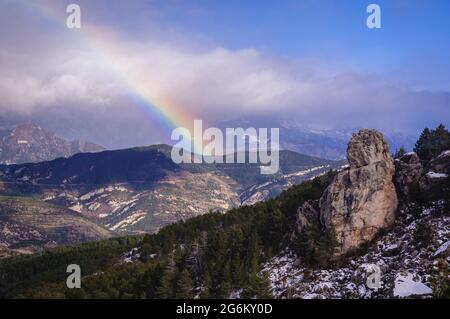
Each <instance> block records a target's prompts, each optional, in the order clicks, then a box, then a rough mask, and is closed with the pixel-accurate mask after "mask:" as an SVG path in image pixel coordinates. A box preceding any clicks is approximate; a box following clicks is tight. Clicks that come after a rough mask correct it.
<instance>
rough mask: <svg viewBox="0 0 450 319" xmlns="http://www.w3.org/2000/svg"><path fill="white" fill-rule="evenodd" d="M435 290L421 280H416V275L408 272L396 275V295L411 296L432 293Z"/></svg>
mask: <svg viewBox="0 0 450 319" xmlns="http://www.w3.org/2000/svg"><path fill="white" fill-rule="evenodd" d="M432 293H433V291H432V290H431V288H430V287H428V286H427V285H425V284H423V283H421V282H420V281H416V280H414V275H413V274H411V273H407V274H406V275H401V274H398V275H397V277H395V286H394V296H395V297H409V296H422V295H431V294H432Z"/></svg>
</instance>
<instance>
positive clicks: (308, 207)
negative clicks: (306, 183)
mask: <svg viewBox="0 0 450 319" xmlns="http://www.w3.org/2000/svg"><path fill="white" fill-rule="evenodd" d="M318 204H319V203H318V201H306V202H304V203H303V205H302V206H300V207H299V208H298V210H297V232H299V233H300V232H301V231H302V229H303V228H304V227H306V226H309V225H310V224H311V223H313V222H319V207H318V206H319V205H318Z"/></svg>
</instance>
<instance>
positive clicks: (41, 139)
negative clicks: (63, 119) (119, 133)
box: [0, 123, 104, 164]
mask: <svg viewBox="0 0 450 319" xmlns="http://www.w3.org/2000/svg"><path fill="white" fill-rule="evenodd" d="M102 150H104V148H103V147H102V146H99V145H96V144H94V143H91V142H87V141H83V140H73V141H69V140H67V139H65V138H63V137H60V136H58V135H56V134H55V133H53V132H51V131H49V130H47V129H45V128H42V127H40V126H39V125H36V124H33V123H26V124H20V125H17V126H15V127H14V128H12V129H6V128H3V129H2V128H0V164H20V163H29V162H41V161H48V160H52V159H55V158H58V157H69V156H71V155H73V154H76V153H82V152H98V151H102Z"/></svg>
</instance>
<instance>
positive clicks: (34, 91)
mask: <svg viewBox="0 0 450 319" xmlns="http://www.w3.org/2000/svg"><path fill="white" fill-rule="evenodd" d="M3 23H4V22H3ZM3 23H0V26H2V25H1V24H3ZM9 23H15V22H13V21H9ZM2 27H3V26H2ZM8 30H9V31H5V28H2V31H1V32H2V33H5V32H15V33H16V34H15V35H16V37H19V38H21V39H22V40H23V42H21V43H19V44H17V43H14V42H12V41H7V42H6V43H5V44H4V45H2V48H1V50H0V70H1V71H0V97H1V100H0V112H1V113H3V114H8V116H10V117H14V116H16V117H17V118H29V119H31V120H33V119H36V120H38V121H41V122H45V123H46V124H47V125H48V126H53V127H54V128H57V129H59V130H64V131H65V132H66V133H68V134H72V135H76V134H77V132H78V134H79V135H82V137H84V138H89V139H92V140H94V141H98V142H100V143H103V144H105V145H106V146H109V147H123V146H127V145H136V144H143V143H154V142H158V141H164V138H165V135H164V134H165V133H164V134H163V133H161V132H160V133H158V132H157V130H156V129H155V125H154V123H151V121H152V119H151V118H145V117H143V116H142V113H141V111H139V109H138V108H136V106H135V105H134V103H135V102H134V101H133V99H132V96H133V90H134V89H135V87H134V86H133V85H134V84H138V85H139V87H140V88H142V87H144V88H145V89H146V90H148V92H149V94H150V95H151V96H154V97H156V99H160V100H162V101H164V100H167V99H169V100H170V101H171V102H173V103H174V104H175V105H177V106H178V107H180V108H184V109H185V110H187V111H188V113H192V114H196V116H197V117H201V118H202V119H205V120H209V121H210V122H214V121H218V120H221V119H224V118H229V119H231V118H232V117H233V116H235V117H240V116H254V115H257V116H270V117H284V118H289V119H293V118H297V119H298V121H299V122H307V123H314V124H315V125H323V126H328V127H332V126H335V127H336V126H341V127H342V126H379V127H388V126H390V128H395V129H398V130H400V131H402V130H403V131H407V132H413V131H416V130H418V129H420V128H422V127H424V126H429V125H434V124H435V123H437V122H439V121H442V120H443V119H448V118H450V117H449V115H450V114H449V112H450V110H449V109H450V107H449V106H450V94H449V93H448V92H429V91H415V90H413V89H411V88H409V87H408V86H407V85H405V84H402V85H400V84H398V83H395V82H393V81H390V80H389V79H385V78H383V77H382V75H367V74H366V75H365V74H358V73H355V72H346V70H343V69H341V68H338V67H336V66H333V65H332V64H331V63H325V61H318V60H313V59H306V60H302V59H284V58H283V59H282V58H278V57H275V56H268V55H265V54H264V53H262V52H260V51H258V50H256V49H253V48H246V49H237V50H229V49H226V48H223V47H219V46H211V45H208V46H205V47H202V46H198V47H195V48H186V47H185V46H183V45H177V43H170V41H166V42H165V43H161V42H160V41H159V40H152V39H147V40H146V41H144V42H143V41H139V42H136V41H133V40H132V39H127V38H126V37H123V36H113V37H110V38H108V40H107V41H106V40H103V39H101V37H100V38H96V39H94V42H95V43H94V44H95V45H94V46H92V45H89V42H88V44H86V43H85V42H84V41H81V42H77V41H75V42H76V43H75V44H74V40H73V39H72V37H71V36H70V35H68V34H67V33H65V32H51V31H49V30H42V32H43V33H44V35H45V36H43V35H40V36H38V37H34V36H33V34H30V33H29V32H28V31H27V30H26V28H24V27H23V26H21V25H17V28H14V29H11V28H9V29H8ZM11 30H14V31H11ZM47 33H48V34H47ZM7 35H8V36H9V37H11V34H5V36H7ZM89 40H90V41H92V39H89ZM99 48H100V49H99ZM130 83H131V85H130ZM394 125H395V127H392V126H394ZM112 127H115V128H120V129H122V131H121V132H120V133H118V132H117V130H113V129H112ZM130 127H133V130H130V129H129V128H130ZM50 128H51V127H50ZM127 128H128V129H127ZM156 128H157V127H156ZM158 134H159V135H158ZM150 136H151V137H150Z"/></svg>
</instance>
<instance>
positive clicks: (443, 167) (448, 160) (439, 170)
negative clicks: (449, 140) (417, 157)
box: [419, 150, 450, 191]
mask: <svg viewBox="0 0 450 319" xmlns="http://www.w3.org/2000/svg"><path fill="white" fill-rule="evenodd" d="M425 172H427V173H426V174H424V175H423V176H422V178H421V179H420V181H419V185H420V188H421V190H423V191H427V190H428V189H429V188H430V187H431V186H432V185H433V184H434V183H436V182H439V181H440V180H442V179H444V178H447V177H448V176H449V175H450V150H446V151H443V152H442V153H441V154H439V156H437V157H435V158H433V159H432V160H431V161H430V162H429V163H428V164H427V165H425Z"/></svg>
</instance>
